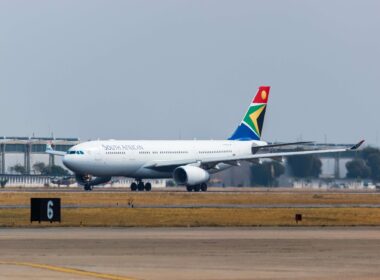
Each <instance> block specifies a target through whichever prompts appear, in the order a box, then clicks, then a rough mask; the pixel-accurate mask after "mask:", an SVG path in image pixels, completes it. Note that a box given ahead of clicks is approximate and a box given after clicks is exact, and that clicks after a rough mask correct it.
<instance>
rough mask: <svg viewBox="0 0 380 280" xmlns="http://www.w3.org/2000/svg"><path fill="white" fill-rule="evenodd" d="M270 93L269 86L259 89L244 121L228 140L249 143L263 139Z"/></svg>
mask: <svg viewBox="0 0 380 280" xmlns="http://www.w3.org/2000/svg"><path fill="white" fill-rule="evenodd" d="M269 91H270V87H269V86H261V87H259V90H258V92H257V94H256V96H255V97H254V98H253V101H252V103H251V105H250V106H249V108H248V111H247V113H246V114H245V116H244V118H243V120H242V121H241V123H240V125H239V126H238V128H237V129H236V130H235V132H234V134H232V136H231V137H230V138H229V139H228V140H239V141H249V140H260V139H261V133H262V130H263V127H264V118H265V111H266V108H267V104H268V98H269Z"/></svg>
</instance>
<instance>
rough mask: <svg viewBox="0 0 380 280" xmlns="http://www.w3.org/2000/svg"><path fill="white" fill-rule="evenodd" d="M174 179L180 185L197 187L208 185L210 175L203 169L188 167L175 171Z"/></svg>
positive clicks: (181, 167) (178, 168)
mask: <svg viewBox="0 0 380 280" xmlns="http://www.w3.org/2000/svg"><path fill="white" fill-rule="evenodd" d="M173 179H174V181H175V182H176V183H177V184H178V185H186V186H195V185H199V184H202V183H206V182H207V181H208V180H209V179H210V174H209V173H208V172H207V171H206V170H204V169H202V168H199V167H196V166H191V165H186V166H180V167H177V168H176V169H175V170H174V172H173Z"/></svg>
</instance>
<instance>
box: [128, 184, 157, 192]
mask: <svg viewBox="0 0 380 280" xmlns="http://www.w3.org/2000/svg"><path fill="white" fill-rule="evenodd" d="M151 190H152V184H151V183H149V182H148V183H145V184H144V182H143V181H137V182H133V183H132V184H131V191H133V192H136V191H139V192H143V191H146V192H150V191H151Z"/></svg>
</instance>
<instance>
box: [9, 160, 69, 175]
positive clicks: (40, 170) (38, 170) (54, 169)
mask: <svg viewBox="0 0 380 280" xmlns="http://www.w3.org/2000/svg"><path fill="white" fill-rule="evenodd" d="M9 169H10V171H11V172H13V173H17V174H21V175H26V174H28V172H27V170H26V168H25V166H23V165H21V164H16V165H15V166H12V167H10V168H9ZM33 171H34V174H37V175H43V176H67V175H69V172H68V170H67V169H65V168H63V167H61V166H59V165H52V166H50V165H46V164H45V163H43V162H36V163H35V164H33Z"/></svg>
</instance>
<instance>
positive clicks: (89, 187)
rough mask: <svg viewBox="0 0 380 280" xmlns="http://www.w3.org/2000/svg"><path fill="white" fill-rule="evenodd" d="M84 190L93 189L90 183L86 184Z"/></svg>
mask: <svg viewBox="0 0 380 280" xmlns="http://www.w3.org/2000/svg"><path fill="white" fill-rule="evenodd" d="M84 190H85V191H92V186H90V185H87V186H84Z"/></svg>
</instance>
